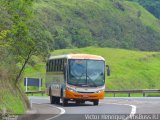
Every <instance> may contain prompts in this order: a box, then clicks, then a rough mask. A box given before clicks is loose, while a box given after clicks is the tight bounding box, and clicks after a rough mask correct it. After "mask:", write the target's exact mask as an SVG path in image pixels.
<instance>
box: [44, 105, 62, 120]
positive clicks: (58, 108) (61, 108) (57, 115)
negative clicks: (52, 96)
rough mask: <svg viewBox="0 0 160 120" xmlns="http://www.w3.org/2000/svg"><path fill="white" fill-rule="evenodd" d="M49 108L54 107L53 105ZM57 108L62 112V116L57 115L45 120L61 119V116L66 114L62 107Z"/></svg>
mask: <svg viewBox="0 0 160 120" xmlns="http://www.w3.org/2000/svg"><path fill="white" fill-rule="evenodd" d="M49 106H51V107H53V106H52V105H49ZM54 107H56V106H54ZM56 108H58V109H59V110H60V111H61V112H60V114H58V115H56V116H54V117H51V118H48V119H45V120H51V119H54V118H56V117H59V116H60V115H62V114H64V113H65V110H64V109H63V108H61V107H56Z"/></svg>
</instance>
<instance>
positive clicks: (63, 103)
mask: <svg viewBox="0 0 160 120" xmlns="http://www.w3.org/2000/svg"><path fill="white" fill-rule="evenodd" d="M67 104H68V100H67V99H66V98H62V106H64V107H65V106H67Z"/></svg>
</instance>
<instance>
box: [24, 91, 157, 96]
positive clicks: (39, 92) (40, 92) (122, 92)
mask: <svg viewBox="0 0 160 120" xmlns="http://www.w3.org/2000/svg"><path fill="white" fill-rule="evenodd" d="M25 93H26V94H31V95H33V94H42V96H43V95H44V94H45V91H28V92H25ZM105 93H112V94H113V96H114V97H115V96H116V94H128V97H130V96H131V94H133V93H140V94H142V95H143V97H145V96H146V93H160V89H146V90H106V91H105Z"/></svg>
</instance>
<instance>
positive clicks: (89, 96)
mask: <svg viewBox="0 0 160 120" xmlns="http://www.w3.org/2000/svg"><path fill="white" fill-rule="evenodd" d="M65 98H67V99H82V100H99V99H103V98H104V91H100V92H98V93H78V92H73V91H70V90H66V91H65Z"/></svg>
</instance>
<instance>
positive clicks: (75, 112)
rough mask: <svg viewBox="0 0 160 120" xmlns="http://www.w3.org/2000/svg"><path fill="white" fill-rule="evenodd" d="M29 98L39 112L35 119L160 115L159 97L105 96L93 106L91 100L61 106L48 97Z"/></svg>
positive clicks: (97, 119) (94, 119)
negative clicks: (52, 103) (51, 102)
mask: <svg viewBox="0 0 160 120" xmlns="http://www.w3.org/2000/svg"><path fill="white" fill-rule="evenodd" d="M29 99H30V101H31V103H32V109H35V110H36V111H37V113H38V114H39V117H38V118H37V119H36V120H87V119H88V120H100V119H103V120H106V119H124V120H127V119H130V118H131V117H132V118H133V116H136V115H137V114H148V115H149V114H152V116H141V117H147V118H150V120H151V119H155V120H158V119H160V116H157V114H160V98H158V97H157V98H149V97H144V98H105V99H104V100H101V101H100V104H99V105H98V106H93V103H92V102H86V103H85V104H75V103H74V102H69V104H68V106H67V107H62V106H61V104H59V105H51V104H50V103H49V97H29ZM112 115H113V116H112ZM116 115H117V116H116ZM117 117H118V118H117ZM138 117H139V116H138ZM147 118H145V119H147ZM137 119H139V118H137Z"/></svg>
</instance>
